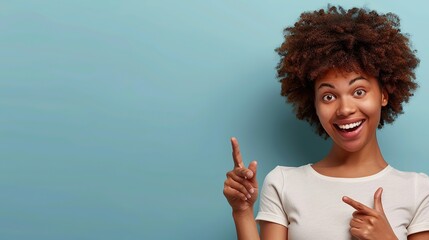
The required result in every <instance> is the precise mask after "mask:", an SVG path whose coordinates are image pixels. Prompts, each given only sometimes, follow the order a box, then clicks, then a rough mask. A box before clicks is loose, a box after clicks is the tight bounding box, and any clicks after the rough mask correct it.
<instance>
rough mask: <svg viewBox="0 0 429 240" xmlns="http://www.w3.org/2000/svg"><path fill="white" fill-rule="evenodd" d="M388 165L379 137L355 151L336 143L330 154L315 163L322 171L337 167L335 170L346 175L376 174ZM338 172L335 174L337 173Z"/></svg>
mask: <svg viewBox="0 0 429 240" xmlns="http://www.w3.org/2000/svg"><path fill="white" fill-rule="evenodd" d="M387 165H388V164H387V162H386V161H385V160H384V158H383V155H382V154H381V150H380V147H379V145H378V142H377V138H373V141H371V142H369V143H368V144H366V145H365V146H364V147H363V148H362V149H360V150H358V151H355V152H349V151H347V150H345V149H343V148H341V147H340V146H338V145H336V144H335V143H334V144H333V146H332V148H331V150H330V151H329V153H328V155H327V156H326V157H325V158H324V159H323V160H321V161H320V162H318V163H316V164H314V166H315V168H317V169H319V170H320V171H324V170H327V171H329V169H331V170H334V169H336V170H334V172H336V173H338V174H341V175H344V176H346V177H347V176H350V177H358V176H367V175H371V174H375V173H377V172H379V171H381V170H382V169H384V168H385V167H386V166H387ZM336 173H334V174H333V175H336ZM327 174H332V173H327Z"/></svg>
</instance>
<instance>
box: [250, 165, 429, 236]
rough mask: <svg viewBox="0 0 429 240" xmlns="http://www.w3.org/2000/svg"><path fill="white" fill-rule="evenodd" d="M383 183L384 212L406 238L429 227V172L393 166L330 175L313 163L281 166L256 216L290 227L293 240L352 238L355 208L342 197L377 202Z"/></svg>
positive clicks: (267, 181) (269, 178)
mask: <svg viewBox="0 0 429 240" xmlns="http://www.w3.org/2000/svg"><path fill="white" fill-rule="evenodd" d="M379 187H382V188H383V195H382V203H383V208H384V212H385V214H386V216H387V219H388V220H389V223H390V225H391V226H392V228H393V230H394V232H395V234H396V236H397V237H398V238H399V239H400V240H401V239H403V240H406V239H407V235H410V234H413V233H417V232H422V231H429V177H428V176H427V175H425V174H422V173H420V174H419V173H412V172H401V171H398V170H396V169H394V168H392V167H391V166H387V167H386V168H385V169H383V170H382V171H381V172H379V173H377V174H375V175H372V176H368V177H361V178H336V177H328V176H324V175H321V174H319V173H318V172H316V171H315V170H314V169H313V168H312V167H311V165H310V164H309V165H304V166H301V167H280V166H278V167H276V168H275V169H274V170H272V171H271V172H270V173H269V174H268V175H267V177H266V178H265V181H264V184H263V187H262V191H261V197H260V203H259V213H258V215H257V217H256V220H264V221H269V222H274V223H278V224H281V225H283V226H286V227H287V228H288V237H289V239H291V240H300V239H303V240H309V239H318V240H323V239H326V240H332V239H335V240H342V239H352V237H351V235H350V232H349V223H350V220H351V218H352V213H353V212H354V211H355V209H353V208H352V207H351V206H349V205H347V204H346V203H344V202H343V201H342V197H343V196H348V197H351V198H353V199H354V200H356V201H359V202H361V203H363V204H365V205H366V206H368V207H373V205H374V193H375V191H376V190H377V189H378V188H379Z"/></svg>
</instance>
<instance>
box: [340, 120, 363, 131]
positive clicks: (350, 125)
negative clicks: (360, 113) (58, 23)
mask: <svg viewBox="0 0 429 240" xmlns="http://www.w3.org/2000/svg"><path fill="white" fill-rule="evenodd" d="M361 124H362V121H359V122H355V123H349V124H344V125H338V127H339V128H340V129H343V130H346V129H350V128H355V127H357V126H359V125H361Z"/></svg>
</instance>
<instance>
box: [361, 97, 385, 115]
mask: <svg viewBox="0 0 429 240" xmlns="http://www.w3.org/2000/svg"><path fill="white" fill-rule="evenodd" d="M360 108H361V111H362V112H364V113H365V114H366V115H368V116H371V117H373V118H374V117H376V118H380V114H381V102H379V101H377V100H375V99H372V100H368V101H365V102H362V103H361V107H360Z"/></svg>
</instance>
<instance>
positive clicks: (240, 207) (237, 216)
mask: <svg viewBox="0 0 429 240" xmlns="http://www.w3.org/2000/svg"><path fill="white" fill-rule="evenodd" d="M231 145H232V156H233V159H234V169H233V170H232V171H229V172H228V173H227V174H226V176H227V179H226V180H225V183H224V189H223V193H224V195H225V197H226V199H227V200H228V202H229V204H230V205H231V208H232V216H233V218H234V223H235V228H236V231H237V239H238V240H259V239H260V237H259V233H258V229H257V226H256V221H255V218H254V216H253V205H254V203H255V202H256V199H257V198H258V182H257V179H256V170H257V163H256V161H253V162H251V163H250V164H249V167H248V168H245V166H244V164H243V160H242V157H241V153H240V148H239V145H238V141H237V139H236V138H231ZM260 230H261V238H262V239H269V240H277V239H278V240H280V239H281V240H285V239H286V240H287V228H286V227H284V226H282V225H279V224H276V223H272V222H267V221H260Z"/></svg>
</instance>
